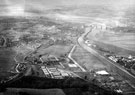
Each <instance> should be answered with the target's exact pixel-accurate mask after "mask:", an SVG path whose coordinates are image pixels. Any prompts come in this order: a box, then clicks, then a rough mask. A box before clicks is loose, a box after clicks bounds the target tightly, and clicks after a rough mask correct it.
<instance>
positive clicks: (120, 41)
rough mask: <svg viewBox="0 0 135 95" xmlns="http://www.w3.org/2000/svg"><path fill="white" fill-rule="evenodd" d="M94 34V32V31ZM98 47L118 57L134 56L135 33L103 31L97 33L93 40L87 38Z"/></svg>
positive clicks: (89, 37)
mask: <svg viewBox="0 0 135 95" xmlns="http://www.w3.org/2000/svg"><path fill="white" fill-rule="evenodd" d="M94 32H95V31H94ZM87 37H88V39H89V40H92V42H93V44H95V45H97V46H98V47H100V48H102V49H104V50H107V51H111V52H114V53H116V54H118V55H135V33H133V32H131V33H126V32H116V31H109V30H108V31H104V32H97V34H95V37H94V40H93V38H92V39H91V36H90V34H89V35H88V36H87Z"/></svg>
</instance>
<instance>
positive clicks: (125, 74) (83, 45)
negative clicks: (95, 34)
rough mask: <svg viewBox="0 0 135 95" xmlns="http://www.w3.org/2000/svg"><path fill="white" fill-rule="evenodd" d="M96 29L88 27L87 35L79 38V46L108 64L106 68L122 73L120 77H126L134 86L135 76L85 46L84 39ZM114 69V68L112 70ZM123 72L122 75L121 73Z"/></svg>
mask: <svg viewBox="0 0 135 95" xmlns="http://www.w3.org/2000/svg"><path fill="white" fill-rule="evenodd" d="M93 28H94V27H87V28H86V29H85V33H84V34H82V35H81V36H80V37H79V38H78V44H79V45H80V46H81V47H82V48H83V49H85V50H86V51H88V52H90V53H91V54H92V55H94V56H95V57H96V58H98V59H99V60H101V62H103V63H104V64H106V66H109V67H110V68H111V69H114V68H115V70H116V72H117V73H118V72H120V74H119V73H118V74H119V75H121V76H122V77H124V78H125V79H126V80H129V81H130V82H131V83H132V84H135V81H134V80H135V76H133V75H132V74H130V73H129V72H128V71H126V70H125V69H123V68H122V67H120V66H118V65H117V64H116V63H114V62H112V61H110V60H108V59H106V58H105V57H104V56H102V55H101V54H99V53H98V52H97V51H96V50H94V49H92V48H91V47H89V46H88V45H86V44H85V41H84V38H85V37H86V36H87V35H88V33H90V32H91V31H93ZM112 67H113V68H112ZM121 72H122V73H121Z"/></svg>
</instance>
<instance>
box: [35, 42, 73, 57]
mask: <svg viewBox="0 0 135 95" xmlns="http://www.w3.org/2000/svg"><path fill="white" fill-rule="evenodd" d="M71 48H72V45H69V46H61V45H53V46H50V47H48V48H45V46H44V45H42V46H41V47H40V48H39V49H38V50H37V52H36V53H35V55H44V54H50V55H55V56H57V57H59V56H60V55H64V54H67V53H68V52H69V51H70V49H71Z"/></svg>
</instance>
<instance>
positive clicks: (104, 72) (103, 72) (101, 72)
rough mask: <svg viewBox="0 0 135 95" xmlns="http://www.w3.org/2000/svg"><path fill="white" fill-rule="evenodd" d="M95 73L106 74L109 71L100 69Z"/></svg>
mask: <svg viewBox="0 0 135 95" xmlns="http://www.w3.org/2000/svg"><path fill="white" fill-rule="evenodd" d="M96 74H99V75H108V74H109V73H108V72H107V71H105V70H102V71H97V72H96Z"/></svg>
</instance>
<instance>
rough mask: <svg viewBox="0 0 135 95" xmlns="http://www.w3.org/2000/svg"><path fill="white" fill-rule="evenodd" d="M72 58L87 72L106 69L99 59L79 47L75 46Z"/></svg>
mask: <svg viewBox="0 0 135 95" xmlns="http://www.w3.org/2000/svg"><path fill="white" fill-rule="evenodd" d="M72 57H73V58H74V59H75V60H76V61H77V62H78V63H79V64H80V65H81V66H82V67H84V68H85V69H87V70H93V69H103V68H107V67H106V66H105V64H103V63H102V62H101V61H100V60H99V59H97V58H96V57H95V56H93V55H92V54H90V53H88V52H87V51H85V50H84V49H82V48H81V47H80V46H77V48H76V50H75V52H74V53H73V55H72Z"/></svg>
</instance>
